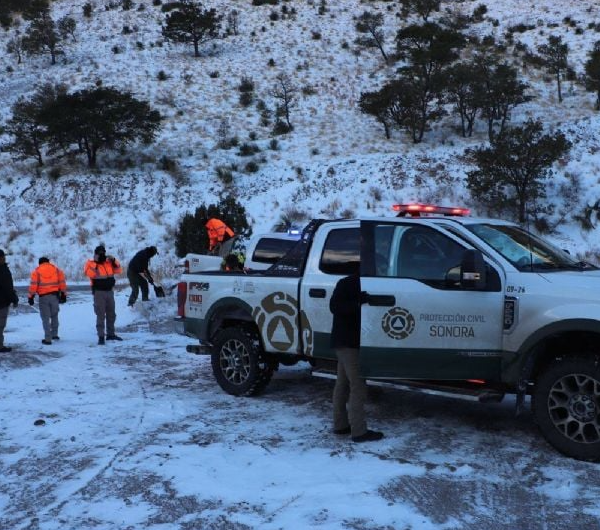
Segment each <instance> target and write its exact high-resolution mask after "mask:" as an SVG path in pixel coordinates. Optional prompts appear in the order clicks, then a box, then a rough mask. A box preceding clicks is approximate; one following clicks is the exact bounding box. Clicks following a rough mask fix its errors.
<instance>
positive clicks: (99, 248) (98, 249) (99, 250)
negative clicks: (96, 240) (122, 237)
mask: <svg viewBox="0 0 600 530" xmlns="http://www.w3.org/2000/svg"><path fill="white" fill-rule="evenodd" d="M94 254H106V249H105V248H104V245H98V246H97V247H96V248H95V249H94Z"/></svg>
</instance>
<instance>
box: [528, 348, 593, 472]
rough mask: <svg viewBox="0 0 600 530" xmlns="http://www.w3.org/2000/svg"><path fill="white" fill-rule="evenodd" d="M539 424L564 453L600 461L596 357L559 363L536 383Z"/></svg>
mask: <svg viewBox="0 0 600 530" xmlns="http://www.w3.org/2000/svg"><path fill="white" fill-rule="evenodd" d="M532 408H533V414H534V417H535V420H536V422H537V424H538V426H539V428H540V430H541V431H542V434H543V435H544V437H545V438H546V440H548V442H550V444H551V445H552V446H554V447H555V448H556V449H558V450H559V451H560V452H561V453H563V454H565V455H567V456H570V457H572V458H576V459H578V460H587V461H590V462H598V461H600V366H598V364H597V362H596V359H595V358H594V357H593V356H590V357H589V358H570V359H564V360H560V361H555V362H553V363H552V364H551V365H549V366H548V368H546V369H545V370H544V371H543V372H542V373H541V374H540V376H539V377H538V379H537V380H536V382H535V389H534V392H533V396H532Z"/></svg>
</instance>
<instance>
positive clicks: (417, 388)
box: [312, 369, 504, 403]
mask: <svg viewBox="0 0 600 530" xmlns="http://www.w3.org/2000/svg"><path fill="white" fill-rule="evenodd" d="M312 375H314V376H315V377H322V378H324V379H334V380H335V379H336V374H335V373H333V372H331V371H329V370H324V369H316V370H313V371H312ZM367 385H370V386H380V387H385V388H395V389H397V390H409V391H411V392H420V393H422V394H429V395H432V396H442V397H451V398H455V399H462V400H465V401H478V402H480V403H499V402H500V401H502V399H503V398H504V393H503V392H500V391H498V390H493V389H489V388H482V389H477V388H462V387H454V386H450V385H443V384H435V385H432V384H431V383H424V382H421V381H412V380H411V381H408V380H405V379H403V380H399V381H390V380H378V379H367Z"/></svg>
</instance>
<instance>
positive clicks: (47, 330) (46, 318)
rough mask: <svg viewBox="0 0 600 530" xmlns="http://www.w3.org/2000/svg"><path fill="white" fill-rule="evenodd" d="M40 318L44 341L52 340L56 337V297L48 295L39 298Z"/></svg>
mask: <svg viewBox="0 0 600 530" xmlns="http://www.w3.org/2000/svg"><path fill="white" fill-rule="evenodd" d="M39 306H40V317H42V325H43V326H44V339H45V340H52V337H56V336H58V296H56V295H53V294H48V295H46V296H40V302H39Z"/></svg>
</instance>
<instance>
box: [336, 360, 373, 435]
mask: <svg viewBox="0 0 600 530" xmlns="http://www.w3.org/2000/svg"><path fill="white" fill-rule="evenodd" d="M358 352H359V350H357V349H355V348H336V349H335V353H336V355H337V359H338V364H337V379H336V381H335V388H334V389H333V428H334V429H336V430H341V429H345V428H347V427H348V426H350V430H351V434H352V436H353V437H354V436H361V435H363V434H365V432H367V422H366V419H365V401H366V400H367V384H366V383H365V380H364V379H363V378H362V377H361V375H360V365H359V362H358ZM346 404H347V405H348V408H346Z"/></svg>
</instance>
